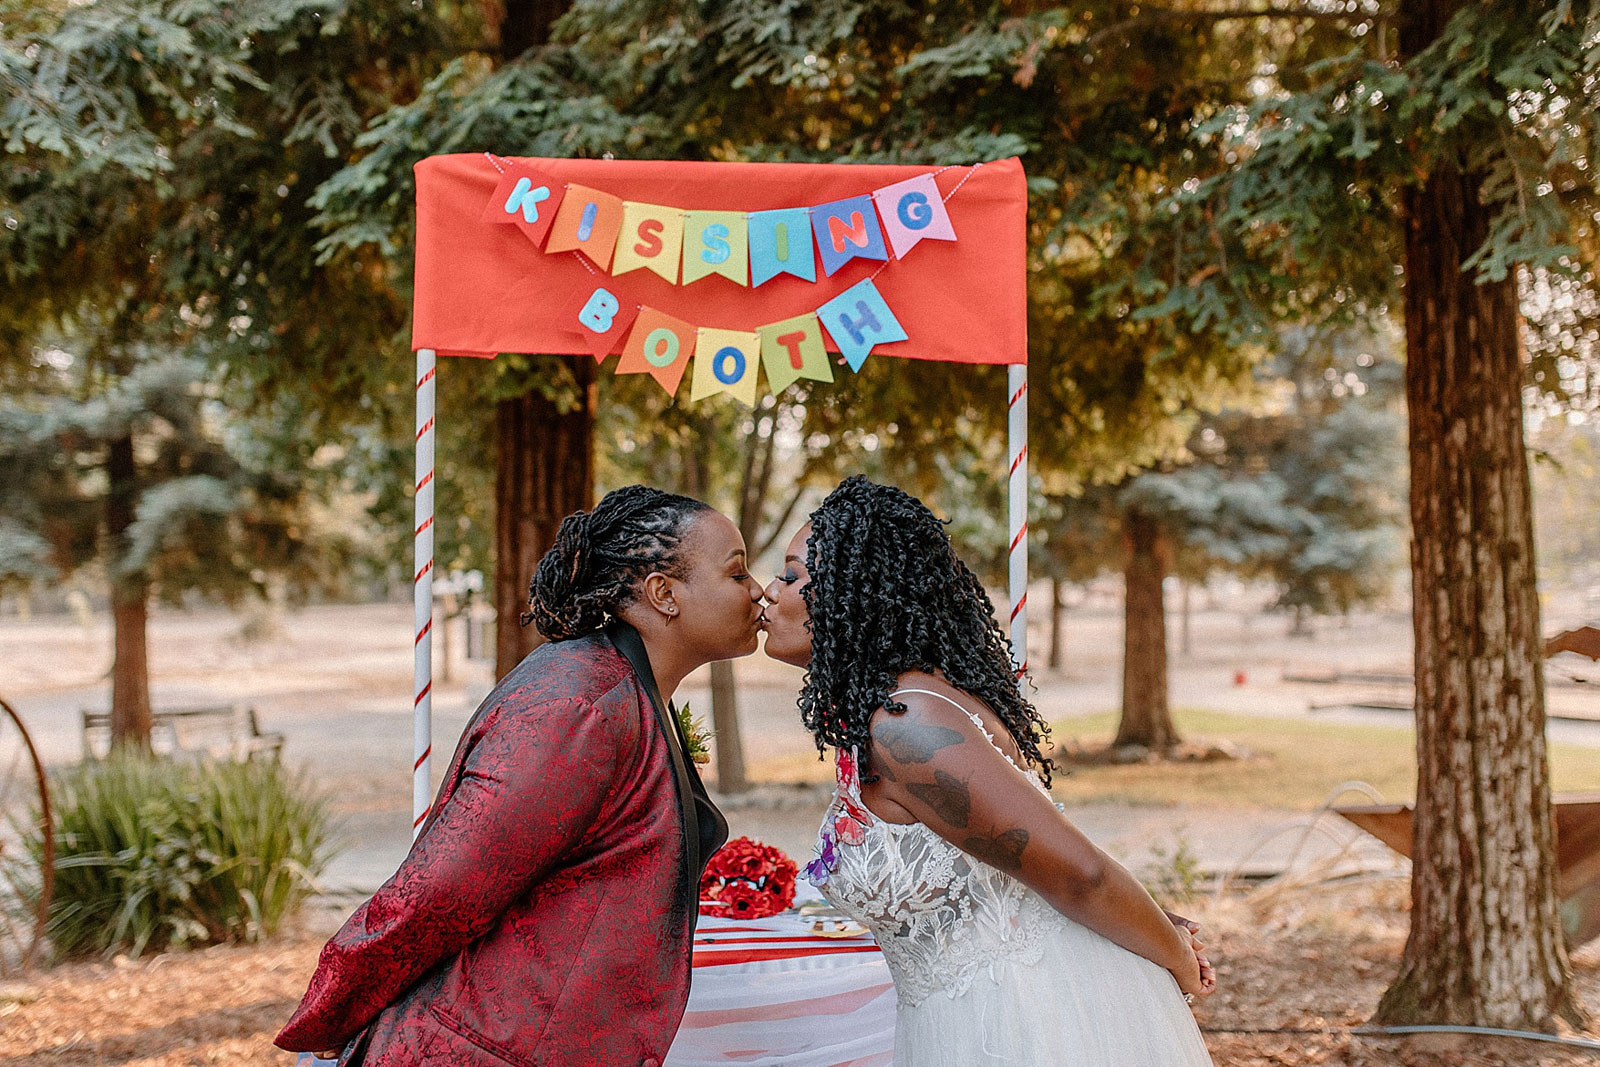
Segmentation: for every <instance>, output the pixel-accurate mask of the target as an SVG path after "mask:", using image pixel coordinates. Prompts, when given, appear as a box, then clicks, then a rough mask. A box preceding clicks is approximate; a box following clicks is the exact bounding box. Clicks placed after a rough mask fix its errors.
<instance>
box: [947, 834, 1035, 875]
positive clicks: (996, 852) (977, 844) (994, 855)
mask: <svg viewBox="0 0 1600 1067" xmlns="http://www.w3.org/2000/svg"><path fill="white" fill-rule="evenodd" d="M1027 847H1028V831H1026V830H1022V829H1017V830H1006V831H1005V832H1003V833H998V834H992V835H990V836H989V837H969V838H967V839H966V840H965V841H963V842H961V850H962V851H963V852H967V853H970V854H972V855H974V856H976V857H978V859H980V860H982V861H983V862H985V863H987V864H989V866H991V867H998V868H1000V869H1001V870H1002V871H1009V872H1011V873H1012V874H1015V873H1016V872H1017V871H1020V870H1021V869H1022V850H1023V849H1025V848H1027Z"/></svg>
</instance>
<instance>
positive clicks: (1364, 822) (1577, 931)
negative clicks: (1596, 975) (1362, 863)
mask: <svg viewBox="0 0 1600 1067" xmlns="http://www.w3.org/2000/svg"><path fill="white" fill-rule="evenodd" d="M1550 803H1551V816H1552V818H1553V820H1554V822H1555V835H1556V840H1555V846H1556V877H1557V885H1556V895H1557V896H1558V897H1560V901H1561V925H1562V927H1563V928H1564V929H1565V930H1566V934H1567V944H1568V945H1569V946H1571V947H1573V948H1576V947H1577V946H1579V945H1582V944H1585V943H1586V942H1588V941H1591V940H1593V939H1594V938H1595V937H1596V936H1600V793H1556V794H1555V795H1554V796H1552V797H1551V801H1550ZM1333 810H1334V811H1336V812H1338V813H1339V814H1340V815H1343V816H1344V817H1345V818H1346V819H1348V820H1350V821H1351V822H1353V823H1355V824H1356V825H1357V826H1359V827H1361V829H1363V830H1365V831H1366V832H1367V833H1369V834H1371V835H1372V836H1373V837H1376V838H1377V839H1378V840H1379V841H1382V842H1383V843H1384V844H1386V845H1388V846H1389V847H1390V848H1392V849H1394V850H1395V851H1396V852H1398V853H1400V855H1402V856H1405V857H1406V858H1407V859H1409V858H1410V857H1411V846H1412V839H1411V818H1412V811H1411V805H1410V804H1361V805H1350V806H1343V805H1340V806H1336V807H1335V808H1334V809H1333Z"/></svg>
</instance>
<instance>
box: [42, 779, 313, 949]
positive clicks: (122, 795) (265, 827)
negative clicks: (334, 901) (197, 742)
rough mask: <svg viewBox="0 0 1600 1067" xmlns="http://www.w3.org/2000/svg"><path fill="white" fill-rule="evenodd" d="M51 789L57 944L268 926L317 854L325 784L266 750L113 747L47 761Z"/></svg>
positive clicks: (81, 945) (206, 935) (305, 891)
mask: <svg viewBox="0 0 1600 1067" xmlns="http://www.w3.org/2000/svg"><path fill="white" fill-rule="evenodd" d="M51 797H52V814H53V817H54V819H55V842H56V880H55V891H54V894H53V896H52V898H51V902H50V919H49V937H50V943H51V945H52V946H53V948H54V950H55V951H56V952H57V953H59V954H61V955H63V956H81V955H87V954H92V953H104V954H110V953H112V952H126V953H128V954H129V955H133V956H138V955H140V954H141V953H143V952H146V951H156V950H160V949H163V948H168V947H173V948H179V947H186V946H197V945H206V944H216V943H220V942H243V941H257V940H260V939H262V938H265V937H271V936H272V935H273V934H274V933H276V932H277V931H278V930H279V929H280V928H281V927H282V925H283V923H284V921H285V920H286V919H288V918H290V917H291V916H292V915H293V914H294V913H295V911H296V909H297V908H298V907H299V906H300V904H301V903H302V902H303V901H304V900H305V899H306V897H307V896H308V895H309V894H310V893H311V892H312V891H313V889H314V888H315V885H316V879H317V877H318V876H319V875H320V874H321V873H322V871H323V869H324V868H325V866H326V864H327V861H328V859H329V857H330V851H331V846H332V836H331V823H330V816H329V809H328V803H327V800H326V798H325V797H324V795H323V794H322V793H321V792H320V791H319V790H318V789H317V788H315V787H314V786H313V785H312V784H311V783H310V782H309V780H308V779H306V778H305V777H304V776H303V775H299V774H293V773H291V772H290V771H289V770H287V769H286V768H285V767H284V766H283V764H282V763H280V762H279V761H277V760H258V761H251V762H218V763H211V762H205V763H190V762H171V761H156V760H152V759H149V758H148V757H141V756H136V755H126V754H124V755H116V756H113V757H112V758H111V759H110V760H107V761H106V762H104V763H86V764H82V765H80V766H77V767H74V768H72V769H70V770H68V771H65V772H62V773H60V774H58V775H57V776H56V777H55V780H54V781H53V782H52V783H51ZM30 845H31V854H32V857H33V861H34V862H35V863H39V862H42V859H43V857H42V851H41V844H40V841H39V839H38V838H37V837H34V838H32V839H30Z"/></svg>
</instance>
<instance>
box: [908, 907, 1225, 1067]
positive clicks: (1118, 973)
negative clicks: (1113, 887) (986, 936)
mask: <svg viewBox="0 0 1600 1067" xmlns="http://www.w3.org/2000/svg"><path fill="white" fill-rule="evenodd" d="M1054 918H1056V919H1058V921H1056V922H1052V923H1050V927H1051V931H1050V936H1049V937H1048V939H1047V942H1046V945H1045V950H1044V954H1043V956H1042V957H1041V958H1040V959H1039V960H1038V962H1036V963H1028V962H1020V961H1018V960H1015V959H1002V960H998V961H996V962H994V963H991V964H989V965H988V966H987V967H986V968H985V971H984V972H983V973H980V974H978V975H977V976H976V977H975V978H974V980H973V981H972V984H971V986H970V987H969V988H967V989H966V990H965V991H964V992H961V993H959V994H957V995H954V996H952V995H950V994H949V993H946V992H935V993H933V994H932V995H931V996H929V997H928V998H927V999H926V1000H924V1001H922V1002H921V1003H920V1004H916V1005H907V1004H904V1003H902V1004H901V1005H900V1008H899V1010H898V1012H897V1014H896V1020H895V1043H894V1048H895V1055H894V1062H895V1067H991V1065H992V1067H999V1065H1002V1064H1005V1065H1009V1067H1053V1065H1059V1067H1210V1064H1211V1056H1210V1054H1209V1053H1207V1051H1206V1046H1205V1042H1204V1041H1203V1040H1201V1037H1200V1029H1199V1027H1198V1026H1197V1025H1196V1024H1195V1020H1194V1015H1193V1013H1192V1012H1191V1011H1190V1009H1189V1005H1187V1004H1186V1003H1184V1000H1183V994H1182V993H1181V992H1180V991H1179V989H1178V984H1177V982H1176V981H1174V980H1173V977H1172V975H1171V974H1169V973H1168V972H1167V971H1166V970H1164V969H1163V968H1161V967H1158V966H1157V965H1156V964H1154V963H1151V962H1150V961H1149V960H1147V959H1145V958H1144V957H1142V956H1138V955H1135V954H1134V953H1132V952H1129V951H1128V950H1127V949H1125V948H1122V947H1121V946H1120V945H1116V944H1114V943H1112V942H1111V941H1108V940H1107V939H1105V938H1104V937H1102V936H1100V935H1099V934H1097V933H1095V932H1094V931H1092V930H1088V929H1086V928H1084V927H1082V926H1079V925H1078V924H1077V923H1074V922H1072V921H1071V920H1070V919H1065V918H1061V917H1059V916H1055V917H1054Z"/></svg>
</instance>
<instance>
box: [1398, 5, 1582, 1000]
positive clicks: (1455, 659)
mask: <svg viewBox="0 0 1600 1067" xmlns="http://www.w3.org/2000/svg"><path fill="white" fill-rule="evenodd" d="M1460 2H1461V0H1454V2H1449V3H1446V2H1441V0H1423V2H1420V3H1415V4H1413V5H1411V6H1412V8H1414V9H1415V19H1414V21H1413V22H1411V23H1409V24H1408V25H1407V29H1406V31H1405V32H1406V36H1403V42H1404V43H1405V44H1406V46H1407V49H1406V50H1407V52H1408V54H1412V55H1414V54H1416V52H1417V51H1418V50H1419V49H1420V48H1421V47H1423V46H1425V45H1426V44H1427V42H1428V41H1430V40H1432V39H1433V37H1434V36H1435V35H1436V34H1437V32H1438V29H1439V28H1440V27H1442V26H1443V25H1444V23H1445V21H1447V19H1448V17H1449V15H1450V14H1451V13H1452V12H1453V11H1454V9H1455V8H1456V7H1458V6H1460ZM1416 33H1422V34H1423V35H1424V36H1423V37H1422V38H1421V39H1420V40H1414V39H1412V38H1411V36H1410V34H1416ZM1481 182H1482V175H1480V174H1471V173H1465V174H1464V173H1462V172H1461V171H1460V170H1459V169H1457V168H1456V167H1455V166H1453V165H1451V164H1448V163H1446V164H1441V165H1439V166H1437V167H1436V168H1435V170H1434V173H1433V174H1432V175H1430V177H1429V178H1428V180H1427V183H1426V184H1425V185H1424V186H1423V187H1422V188H1420V189H1412V190H1410V191H1408V192H1407V194H1406V201H1405V218H1406V235H1405V236H1406V264H1405V266H1406V296H1405V320H1406V400H1407V405H1408V407H1409V410H1410V424H1411V426H1410V438H1411V441H1410V448H1411V525H1412V544H1411V585H1412V627H1413V630H1414V631H1415V637H1416V649H1415V673H1416V718H1417V806H1416V815H1415V822H1414V826H1413V836H1414V842H1415V843H1414V845H1413V850H1412V874H1411V933H1410V937H1409V938H1408V940H1407V942H1406V948H1405V954H1404V956H1403V957H1402V959H1401V963H1400V974H1399V977H1397V978H1396V979H1395V982H1394V984H1393V985H1392V986H1390V987H1389V990H1388V992H1387V993H1385V994H1384V997H1383V1000H1382V1002H1381V1003H1380V1004H1379V1005H1378V1012H1377V1016H1376V1018H1377V1019H1378V1020H1379V1021H1381V1022H1384V1023H1422V1022H1428V1023H1456V1024H1468V1025H1476V1026H1496V1027H1510V1028H1525V1027H1533V1028H1539V1029H1544V1028H1549V1027H1551V1026H1552V1024H1553V1020H1554V1017H1555V1016H1556V1015H1560V1016H1562V1017H1563V1018H1566V1019H1568V1020H1570V1021H1572V1022H1574V1023H1580V1022H1581V1020H1582V1014H1583V1013H1582V1009H1581V1007H1580V1006H1579V1004H1578V1002H1577V999H1576V996H1575V994H1574V992H1573V988H1572V970H1571V965H1570V963H1569V962H1568V959H1567V952H1566V946H1565V942H1564V939H1563V937H1562V932H1561V924H1560V922H1561V920H1560V915H1559V912H1558V911H1557V903H1556V870H1555V841H1554V835H1553V833H1552V828H1551V816H1550V778H1549V766H1548V762H1547V759H1546V752H1545V707H1544V676H1543V672H1542V671H1541V669H1540V667H1541V664H1540V660H1539V636H1540V634H1539V629H1540V624H1539V600H1538V594H1537V590H1536V587H1535V578H1536V573H1535V568H1534V551H1533V519H1532V510H1531V505H1530V499H1529V489H1528V467H1527V457H1526V452H1525V449H1524V443H1523V434H1522V419H1523V411H1522V388H1523V380H1524V371H1523V362H1522V358H1521V355H1522V354H1521V351H1520V345H1519V335H1518V329H1519V321H1518V310H1517V291H1516V285H1515V282H1514V281H1510V280H1508V281H1505V282H1496V283H1489V284H1485V285H1477V284H1474V279H1473V277H1472V275H1471V274H1470V273H1463V271H1462V269H1461V264H1462V261H1463V260H1464V259H1465V258H1466V257H1467V256H1468V255H1470V254H1471V253H1472V252H1473V250H1475V249H1476V248H1478V247H1479V245H1480V244H1482V242H1483V240H1484V239H1485V236H1486V235H1487V232H1488V224H1489V214H1488V212H1487V211H1485V209H1484V208H1483V207H1482V205H1480V204H1479V202H1478V189H1479V187H1480V185H1481Z"/></svg>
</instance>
